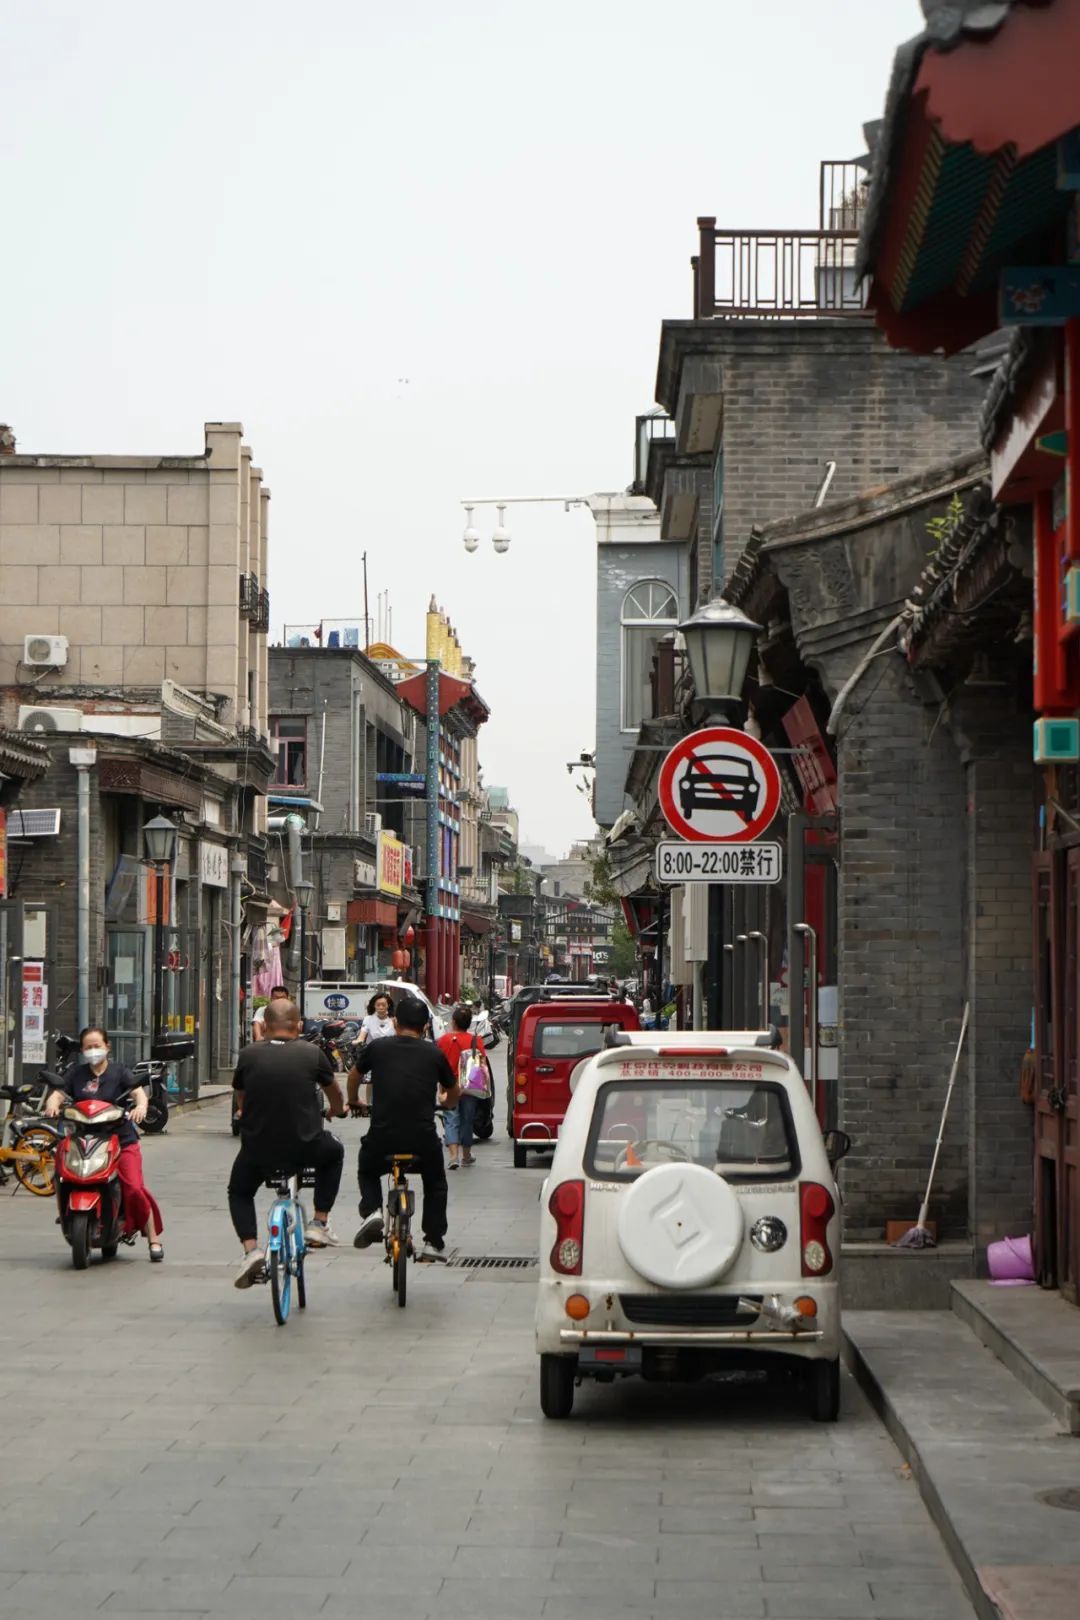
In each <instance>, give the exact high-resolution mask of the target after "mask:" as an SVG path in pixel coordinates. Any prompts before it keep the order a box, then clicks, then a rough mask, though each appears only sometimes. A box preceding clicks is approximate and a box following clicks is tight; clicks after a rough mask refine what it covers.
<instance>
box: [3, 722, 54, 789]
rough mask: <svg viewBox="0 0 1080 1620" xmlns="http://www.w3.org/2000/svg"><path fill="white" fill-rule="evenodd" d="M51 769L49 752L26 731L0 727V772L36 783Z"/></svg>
mask: <svg viewBox="0 0 1080 1620" xmlns="http://www.w3.org/2000/svg"><path fill="white" fill-rule="evenodd" d="M48 768H49V750H48V749H47V748H46V747H45V745H44V743H40V742H37V741H36V740H35V739H34V738H33V737H29V736H27V734H26V732H25V731H9V730H7V729H6V728H2V727H0V771H2V772H3V773H4V775H5V776H13V777H18V778H20V779H21V780H22V781H24V782H35V781H37V779H38V777H39V776H44V775H45V772H46V771H47V770H48Z"/></svg>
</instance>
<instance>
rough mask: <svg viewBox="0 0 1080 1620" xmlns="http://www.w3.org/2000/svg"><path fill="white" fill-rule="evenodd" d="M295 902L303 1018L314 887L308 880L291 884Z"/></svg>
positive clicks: (304, 879)
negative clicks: (297, 907) (308, 936)
mask: <svg viewBox="0 0 1080 1620" xmlns="http://www.w3.org/2000/svg"><path fill="white" fill-rule="evenodd" d="M293 888H294V889H295V890H296V902H297V905H298V906H299V907H300V1017H301V1019H303V1018H304V1016H305V1013H304V985H305V983H306V981H307V914H308V907H309V906H310V904H311V897H312V895H313V894H314V893H315V885H314V883H312V882H311V880H310V878H299V879H298V880H297V881H296V883H294V884H293Z"/></svg>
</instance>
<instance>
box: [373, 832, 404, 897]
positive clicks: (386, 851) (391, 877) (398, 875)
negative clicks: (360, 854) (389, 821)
mask: <svg viewBox="0 0 1080 1620" xmlns="http://www.w3.org/2000/svg"><path fill="white" fill-rule="evenodd" d="M376 870H377V883H376V886H377V888H378V889H379V891H380V892H381V893H382V894H394V895H400V893H401V890H402V886H403V884H404V882H405V845H404V844H403V843H402V842H401V841H400V839H398V838H397V837H395V835H394V834H393V833H392V832H380V833H379V840H378V846H377V854H376Z"/></svg>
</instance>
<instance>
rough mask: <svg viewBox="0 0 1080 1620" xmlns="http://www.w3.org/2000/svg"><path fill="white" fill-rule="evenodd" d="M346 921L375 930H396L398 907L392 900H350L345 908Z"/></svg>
mask: <svg viewBox="0 0 1080 1620" xmlns="http://www.w3.org/2000/svg"><path fill="white" fill-rule="evenodd" d="M345 921H346V922H350V923H363V924H365V925H366V926H368V927H375V928H396V927H397V925H398V911H397V906H396V905H395V904H394V902H393V901H392V900H350V901H349V903H348V905H347V907H346V908H345Z"/></svg>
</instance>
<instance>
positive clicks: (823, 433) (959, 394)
mask: <svg viewBox="0 0 1080 1620" xmlns="http://www.w3.org/2000/svg"><path fill="white" fill-rule="evenodd" d="M712 327H713V329H714V330H712V331H710V334H709V336H710V350H709V352H710V354H714V355H716V356H717V357H718V359H719V362H720V375H721V377H722V384H721V386H722V390H723V399H724V412H723V445H724V524H723V534H724V565H723V569H722V570H720V571H718V574H717V577H716V578H715V580H714V578H713V559H712V543H711V542H712V530H713V511H712V477H711V473H710V474H709V475H708V476H707V477H706V476H703V477H702V480H701V503H700V506H699V526H698V566H697V588H698V593H699V597H700V598H706V597H708V596H709V595H710V594H712V592H713V591H714V590H719V589H720V588H721V586H722V584H723V581H724V578H726V576H727V573H728V572H729V571H730V569H731V568H732V567H733V566H734V564H735V562H736V560H737V559H738V556H739V554H740V552H741V551H742V548H743V546H744V545H745V544H746V541H747V538H748V537H749V534H750V530H751V529H752V528H753V526H754V525H755V524H758V525H764V524H766V523H771V522H774V521H776V520H777V519H780V518H783V517H788V516H793V515H794V514H796V513H798V512H802V511H805V510H806V509H807V508H808V507H810V506H811V505H812V504H813V501H814V498H815V496H816V494H817V492H818V489H819V488H820V486H821V482H822V479H823V477H824V476H825V470H826V464H827V462H829V461H831V460H835V462H836V473H835V475H834V477H833V481H832V485H831V487H830V490H829V497H828V498H829V500H830V501H837V500H844V499H846V498H848V497H850V496H854V495H859V494H862V493H864V492H865V491H867V490H870V489H874V488H877V487H879V486H881V485H883V484H888V483H890V482H892V481H894V480H895V479H896V478H898V477H902V476H905V475H907V474H908V473H913V472H917V471H919V470H921V469H922V468H925V467H931V466H934V465H936V464H940V463H942V462H944V461H947V460H948V459H949V457H950V456H953V455H957V454H962V453H964V452H966V451H969V450H972V449H974V448H975V447H976V446H977V444H978V433H977V420H978V413H979V409H980V406H981V403H982V397H983V384H982V382H980V381H977V380H975V379H974V378H972V377H971V375H970V365H969V362H968V361H966V360H965V359H964V358H963V357H958V358H957V359H955V360H952V361H948V362H945V361H941V360H937V359H932V358H931V359H927V358H924V357H922V356H919V355H910V354H903V353H900V352H898V351H897V350H895V349H890V348H889V347H888V345H887V343H886V342H885V340H884V338H883V337H882V336H881V334H880V333H879V332H878V331H877V330H876V328H874V327H873V326H870V325H866V326H863V325H861V324H856V323H852V322H848V323H845V324H843V325H841V324H838V323H831V324H830V323H826V322H814V323H808V322H804V323H802V324H801V325H799V324H796V323H786V324H777V325H773V326H770V325H769V324H768V323H758V324H749V323H746V324H744V323H739V322H734V321H732V322H727V323H720V322H714V323H712Z"/></svg>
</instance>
